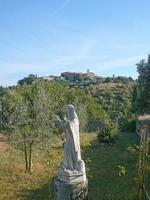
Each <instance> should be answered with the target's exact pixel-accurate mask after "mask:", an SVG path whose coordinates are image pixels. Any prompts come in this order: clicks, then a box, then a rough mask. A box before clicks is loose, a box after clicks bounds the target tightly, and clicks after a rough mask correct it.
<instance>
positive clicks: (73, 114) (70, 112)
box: [66, 104, 78, 120]
mask: <svg viewBox="0 0 150 200" xmlns="http://www.w3.org/2000/svg"><path fill="white" fill-rule="evenodd" d="M66 112H67V119H68V120H72V119H74V118H78V117H77V114H76V112H75V107H74V105H72V104H69V105H67V108H66Z"/></svg>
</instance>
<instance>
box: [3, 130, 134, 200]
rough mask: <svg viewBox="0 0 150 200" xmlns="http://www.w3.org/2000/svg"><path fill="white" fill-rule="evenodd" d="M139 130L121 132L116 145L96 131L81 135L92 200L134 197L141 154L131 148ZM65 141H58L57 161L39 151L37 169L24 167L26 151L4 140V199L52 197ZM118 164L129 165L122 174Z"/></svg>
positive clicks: (30, 199) (36, 199) (20, 199)
mask: <svg viewBox="0 0 150 200" xmlns="http://www.w3.org/2000/svg"><path fill="white" fill-rule="evenodd" d="M137 142H138V138H137V136H136V135H135V134H120V136H119V138H118V139H117V141H116V143H115V144H114V145H112V146H111V145H104V144H98V142H97V140H96V134H95V133H92V134H83V135H82V136H81V146H82V156H83V158H84V160H85V161H86V167H87V174H88V179H89V200H107V199H108V200H111V199H114V200H123V199H126V200H127V199H132V200H134V198H133V193H134V192H135V183H134V180H133V179H134V177H135V176H136V162H137V158H136V156H135V155H134V154H132V153H130V152H128V151H127V147H128V146H129V144H135V143H137ZM62 154H63V148H62V144H61V143H60V141H59V142H57V145H55V146H54V148H53V151H52V158H53V162H52V163H51V165H47V162H46V157H45V156H44V155H42V154H39V153H38V154H35V155H34V160H33V163H34V165H33V172H32V173H31V174H28V173H26V172H25V171H24V163H23V156H22V154H21V153H20V152H19V151H17V150H14V152H12V153H11V148H10V146H8V145H7V144H3V143H0V161H1V162H0V200H4V199H5V200H27V199H28V200H48V199H53V198H52V197H51V194H52V189H51V188H52V187H50V186H51V182H52V180H53V177H54V176H55V174H56V171H57V168H58V165H59V163H60V161H61V159H62ZM118 165H123V166H125V168H126V174H125V175H124V176H121V177H120V176H119V175H118V172H119V169H118V167H117V166H118Z"/></svg>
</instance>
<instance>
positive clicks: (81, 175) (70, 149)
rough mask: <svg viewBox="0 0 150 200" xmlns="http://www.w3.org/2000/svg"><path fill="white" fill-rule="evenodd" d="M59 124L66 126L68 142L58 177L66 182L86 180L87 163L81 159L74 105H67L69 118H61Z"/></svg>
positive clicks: (77, 121) (77, 122)
mask: <svg viewBox="0 0 150 200" xmlns="http://www.w3.org/2000/svg"><path fill="white" fill-rule="evenodd" d="M59 124H60V126H61V127H62V128H64V131H65V139H66V143H65V147H64V159H63V162H62V164H61V166H60V167H59V170H58V178H59V179H60V180H62V181H64V182H83V181H86V174H85V164H84V161H83V160H82V159H81V150H80V136H79V120H78V116H77V114H76V112H75V109H74V106H73V105H68V106H67V118H66V120H60V119H59Z"/></svg>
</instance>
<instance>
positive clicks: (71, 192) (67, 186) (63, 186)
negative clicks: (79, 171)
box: [54, 178, 88, 200]
mask: <svg viewBox="0 0 150 200" xmlns="http://www.w3.org/2000/svg"><path fill="white" fill-rule="evenodd" d="M54 200H88V180H86V181H85V182H80V183H67V182H63V181H61V180H59V179H58V178H56V179H55V180H54Z"/></svg>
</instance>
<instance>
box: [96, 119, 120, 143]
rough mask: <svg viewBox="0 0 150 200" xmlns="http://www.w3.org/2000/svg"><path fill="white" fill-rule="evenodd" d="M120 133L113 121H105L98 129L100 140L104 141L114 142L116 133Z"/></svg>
mask: <svg viewBox="0 0 150 200" xmlns="http://www.w3.org/2000/svg"><path fill="white" fill-rule="evenodd" d="M117 134H118V128H117V126H116V125H115V124H114V123H112V122H111V121H106V122H103V123H102V125H101V127H100V128H99V129H98V131H97V137H98V141H99V142H100V143H101V142H104V143H111V142H114V139H115V137H116V135H117Z"/></svg>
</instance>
